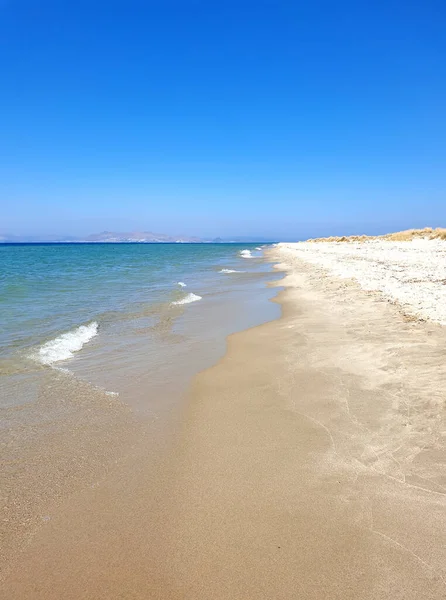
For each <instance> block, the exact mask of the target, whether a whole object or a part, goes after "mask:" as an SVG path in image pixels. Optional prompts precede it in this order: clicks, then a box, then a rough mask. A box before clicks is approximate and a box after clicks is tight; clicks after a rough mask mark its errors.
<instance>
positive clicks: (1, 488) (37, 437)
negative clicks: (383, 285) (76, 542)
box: [0, 243, 281, 578]
mask: <svg viewBox="0 0 446 600" xmlns="http://www.w3.org/2000/svg"><path fill="white" fill-rule="evenodd" d="M266 249H267V246H263V245H262V246H259V245H255V244H252V245H251V244H249V245H246V244H245V245H239V244H110V243H107V244H104V243H95V244H14V245H7V244H1V245H0V450H1V461H0V463H1V465H0V501H1V507H2V509H1V511H2V518H1V519H0V538H1V539H2V544H1V546H0V578H1V577H2V576H3V573H4V572H7V571H8V569H9V566H8V565H10V564H12V563H13V562H14V560H15V559H16V557H17V556H18V555H19V553H20V552H21V551H22V549H23V548H25V547H26V546H27V544H28V543H29V541H30V540H31V539H32V537H33V536H34V535H35V534H36V532H37V531H38V530H39V529H40V528H42V527H45V526H46V524H47V523H48V522H49V521H51V520H52V519H53V517H54V516H55V515H57V514H58V511H59V507H60V506H63V505H65V504H64V503H66V502H68V503H70V502H71V503H75V504H76V502H77V500H76V498H78V497H83V495H84V494H86V495H87V496H88V494H94V493H95V490H97V489H99V488H101V489H102V486H105V485H106V482H107V481H108V478H110V477H112V476H113V477H114V478H115V479H116V478H118V480H119V481H122V482H126V481H134V480H135V478H136V479H138V478H139V477H143V478H147V477H152V476H153V475H152V473H155V472H157V469H161V468H162V465H163V460H164V459H165V457H167V456H169V453H170V451H171V449H173V448H175V443H176V439H177V436H178V435H180V432H181V427H182V423H183V422H184V418H183V416H184V414H185V411H187V410H189V409H190V408H189V407H192V405H193V400H192V399H193V392H192V393H191V395H190V396H189V394H190V391H191V390H192V389H193V384H192V385H191V382H192V379H193V376H194V375H195V374H196V373H198V372H199V371H201V370H203V369H206V368H207V367H210V366H212V365H213V364H215V363H216V362H217V361H218V360H220V359H221V357H223V356H224V354H225V349H226V344H227V338H228V335H230V334H232V333H235V332H237V331H241V330H243V329H246V328H249V327H253V326H255V325H259V324H261V323H263V322H265V321H269V320H271V319H274V318H276V317H278V316H279V312H280V309H279V305H278V304H277V303H275V302H271V301H270V300H272V299H273V297H274V296H275V295H276V293H277V287H271V285H269V284H271V283H273V285H274V284H276V282H275V280H277V279H278V278H279V277H280V276H281V275H280V273H279V272H278V271H276V270H275V269H273V266H272V265H271V264H270V262H269V261H268V259H267V257H266V255H267V254H268V253H267V252H265V250H266ZM277 285H280V284H277ZM248 358H249V357H247V359H248ZM250 358H252V357H250ZM210 393H212V390H210ZM113 474H115V475H113ZM115 479H113V480H115ZM153 480H154V481H156V477H155V476H153ZM123 485H124V484H123ZM79 495H80V496H79Z"/></svg>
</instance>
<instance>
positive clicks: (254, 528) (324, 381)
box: [2, 242, 446, 600]
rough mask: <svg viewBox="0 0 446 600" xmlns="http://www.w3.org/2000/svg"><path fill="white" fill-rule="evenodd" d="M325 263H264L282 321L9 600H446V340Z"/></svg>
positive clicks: (74, 510) (224, 362)
mask: <svg viewBox="0 0 446 600" xmlns="http://www.w3.org/2000/svg"><path fill="white" fill-rule="evenodd" d="M429 243H431V242H429ZM300 247H301V248H302V246H300ZM327 247H328V246H327ZM338 247H339V248H341V247H342V246H341V245H339V246H338ZM432 247H433V246H432ZM312 252H313V254H311V251H310V250H306V249H305V251H304V250H302V252H301V251H300V250H299V247H298V248H297V249H296V248H295V247H294V245H279V246H277V247H275V248H273V249H271V250H269V253H270V258H271V259H272V260H274V261H275V262H277V263H278V268H279V269H280V270H282V271H284V273H285V278H284V279H283V280H282V281H280V282H279V283H278V284H277V285H280V286H283V288H284V289H283V290H282V291H280V292H279V294H278V296H277V298H276V300H275V301H277V302H279V303H280V304H281V305H282V317H281V318H280V319H279V320H276V321H272V322H270V323H266V324H264V325H261V326H258V327H254V328H252V329H249V330H247V331H244V332H241V333H237V334H234V335H232V336H230V337H229V338H228V348H227V352H226V354H225V356H224V357H223V358H222V359H221V360H220V361H219V362H218V363H217V364H216V365H215V366H213V367H211V368H210V369H207V370H205V371H203V372H201V373H200V374H199V375H197V376H196V377H195V379H194V381H193V384H192V386H191V389H190V392H189V398H188V402H187V403H186V406H185V408H184V414H183V415H182V418H181V424H180V425H179V426H178V428H177V429H176V432H175V436H174V442H172V443H169V445H168V448H162V451H160V452H159V460H158V461H156V464H154V465H153V467H152V468H151V469H148V468H147V448H148V446H147V442H146V440H145V436H140V437H138V439H135V441H134V443H133V445H132V446H131V451H130V450H129V451H128V453H127V455H126V458H125V460H122V461H121V463H120V464H118V465H117V466H116V468H115V469H114V470H113V471H111V472H110V473H109V475H108V476H107V477H106V478H105V480H104V481H103V482H101V485H98V486H96V487H94V488H90V489H88V490H83V491H82V492H79V493H78V494H75V495H73V496H71V497H70V498H69V499H68V500H67V501H66V502H65V503H64V504H63V505H62V506H59V507H58V510H57V512H56V514H55V515H54V518H52V519H51V521H50V522H49V523H48V524H46V525H45V527H42V528H41V529H40V530H39V532H38V533H36V535H35V536H34V537H33V538H32V540H30V542H29V544H28V546H27V548H26V549H24V551H23V552H22V553H21V555H20V557H19V558H18V560H17V561H15V563H14V564H13V565H12V566H11V568H10V570H9V573H8V576H7V577H6V579H5V581H4V584H3V591H2V594H3V597H5V598H8V599H16V598H17V599H19V598H20V599H21V600H25V599H30V600H31V599H33V600H34V599H45V600H53V599H54V600H56V599H57V600H59V599H60V598H64V599H65V600H71V599H73V600H74V599H76V600H77V599H80V598H82V599H88V600H90V599H91V600H93V599H95V600H97V599H102V598H104V599H106V598H107V599H118V598H119V599H138V600H139V599H141V600H142V599H147V598H157V599H166V600H167V599H177V598H178V599H180V598H181V599H187V600H195V599H197V600H198V599H203V600H205V599H206V600H209V599H210V598H213V599H222V600H223V599H225V600H232V599H234V600H235V599H237V600H247V599H252V600H254V599H255V600H258V599H265V600H266V599H268V600H269V599H272V598H274V599H283V600H288V599H296V598H299V599H300V598H302V599H324V600H325V599H330V600H332V599H333V600H335V599H336V600H337V599H339V600H341V599H342V600H347V599H352V600H353V599H355V600H378V599H392V600H396V599H401V600H402V599H404V600H415V599H417V600H419V599H420V598H423V599H426V600H439V599H443V598H445V597H446V547H445V531H446V502H445V497H446V469H445V465H446V452H445V445H446V437H445V433H444V432H445V415H446V411H445V392H444V390H445V383H446V366H445V361H444V357H445V353H446V331H445V329H444V327H442V326H441V325H440V324H439V323H438V322H436V321H440V320H441V319H437V320H436V319H428V318H426V315H424V316H423V318H424V320H423V321H420V320H419V319H418V317H417V314H416V312H414V311H412V312H411V311H409V310H407V307H404V306H403V305H402V304H401V303H399V302H398V301H397V300H396V299H394V298H389V297H388V296H386V295H385V293H384V292H383V290H377V289H373V290H371V289H364V287H361V281H360V280H359V279H358V278H357V277H356V279H355V278H352V277H354V276H353V275H352V274H351V273H349V274H348V275H347V276H344V277H340V276H339V275H340V274H339V273H335V272H334V269H332V270H331V271H330V269H329V268H328V266H329V265H328V260H329V259H327V257H326V256H325V255H324V256H325V258H324V260H325V264H324V265H322V264H321V263H318V262H317V259H316V258H314V256H315V254H317V252H318V250H317V249H315V245H313V251H312ZM326 252H328V250H327V251H326ZM391 254H392V256H395V253H391ZM389 260H390V259H389ZM330 261H331V263H330V264H332V263H333V262H335V261H333V260H332V257H331V258H330ZM353 261H354V259H353V258H352V259H351V261H350V262H352V263H353ZM403 269H404V267H403ZM394 287H396V286H394ZM427 287H429V286H427ZM418 296H419V294H418ZM389 300H392V301H391V302H389ZM129 447H130V446H129Z"/></svg>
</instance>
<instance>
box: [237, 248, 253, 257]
mask: <svg viewBox="0 0 446 600" xmlns="http://www.w3.org/2000/svg"><path fill="white" fill-rule="evenodd" d="M239 254H240V256H241V257H242V258H252V253H251V250H240V252H239Z"/></svg>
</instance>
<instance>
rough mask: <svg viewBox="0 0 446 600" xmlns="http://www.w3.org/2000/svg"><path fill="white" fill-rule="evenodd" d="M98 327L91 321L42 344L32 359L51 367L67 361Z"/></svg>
mask: <svg viewBox="0 0 446 600" xmlns="http://www.w3.org/2000/svg"><path fill="white" fill-rule="evenodd" d="M98 327H99V326H98V324H97V322H96V321H93V323H89V324H88V325H81V326H80V327H77V329H73V330H71V331H68V332H67V333H63V334H62V335H59V336H58V337H56V338H54V340H50V341H49V342H46V344H43V346H41V347H40V348H39V350H38V351H37V352H36V353H35V354H34V355H33V356H32V358H34V359H35V360H37V361H38V362H40V363H42V364H43V365H52V364H53V363H55V362H59V361H61V360H67V358H71V357H72V356H73V353H74V352H79V350H82V348H83V347H84V345H85V344H87V343H88V342H89V341H90V340H91V339H93V338H94V337H95V335H97V333H98Z"/></svg>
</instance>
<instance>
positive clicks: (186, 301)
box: [172, 292, 202, 304]
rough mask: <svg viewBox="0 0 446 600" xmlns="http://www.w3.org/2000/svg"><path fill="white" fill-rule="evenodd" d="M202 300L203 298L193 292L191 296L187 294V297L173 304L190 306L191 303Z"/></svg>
mask: <svg viewBox="0 0 446 600" xmlns="http://www.w3.org/2000/svg"><path fill="white" fill-rule="evenodd" d="M201 298H202V297H201V296H197V294H192V292H191V293H190V294H187V296H185V297H184V298H182V299H181V300H177V301H176V302H172V304H190V303H191V302H197V301H198V300H201Z"/></svg>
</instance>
